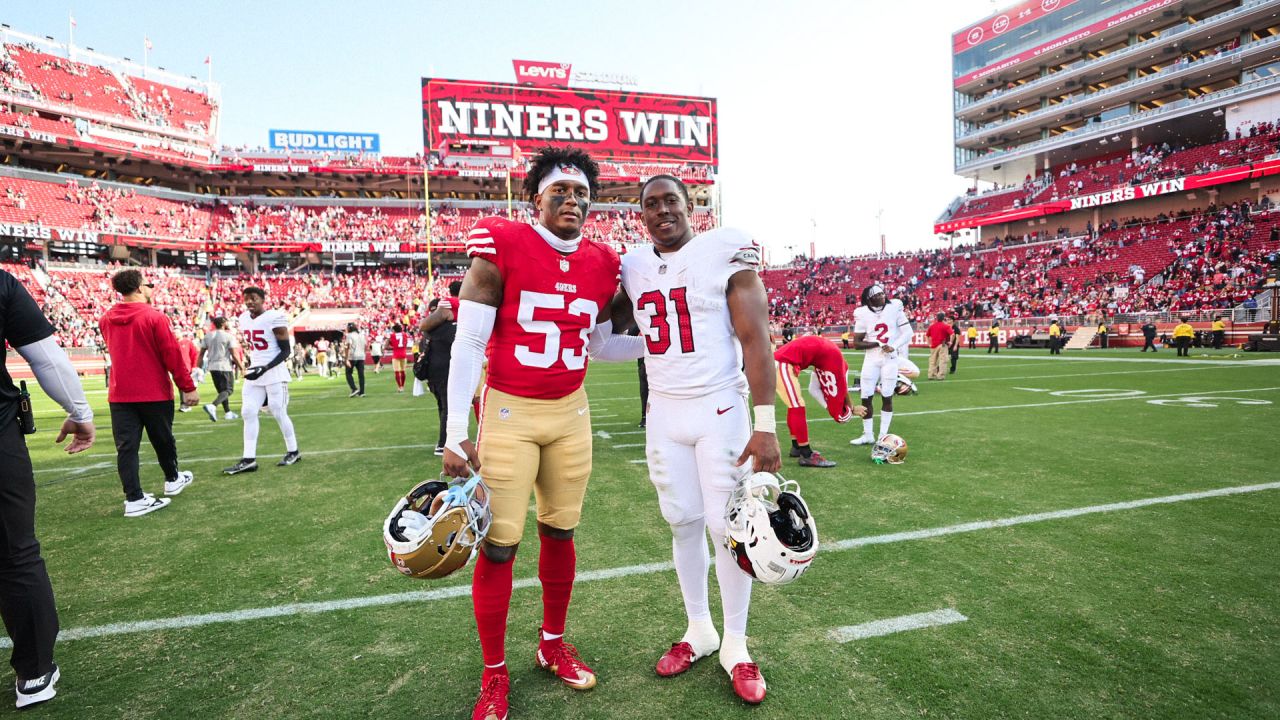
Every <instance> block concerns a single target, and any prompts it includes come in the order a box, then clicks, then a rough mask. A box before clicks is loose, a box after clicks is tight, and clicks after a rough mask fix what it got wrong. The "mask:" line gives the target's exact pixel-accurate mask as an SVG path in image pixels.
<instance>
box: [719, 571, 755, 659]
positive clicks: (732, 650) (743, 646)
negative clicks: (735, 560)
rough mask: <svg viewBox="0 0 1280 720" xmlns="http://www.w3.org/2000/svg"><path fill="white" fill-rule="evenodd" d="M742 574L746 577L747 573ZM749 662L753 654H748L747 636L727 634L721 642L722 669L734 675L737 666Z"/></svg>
mask: <svg viewBox="0 0 1280 720" xmlns="http://www.w3.org/2000/svg"><path fill="white" fill-rule="evenodd" d="M740 572H741V571H740ZM742 574H743V575H745V574H746V573H742ZM749 662H751V653H749V652H747V638H746V636H744V635H730V634H729V633H727V632H726V633H725V634H724V640H722V641H721V642H720V667H722V668H724V671H725V672H727V673H729V674H730V675H732V674H733V667H734V666H735V665H737V664H739V663H749Z"/></svg>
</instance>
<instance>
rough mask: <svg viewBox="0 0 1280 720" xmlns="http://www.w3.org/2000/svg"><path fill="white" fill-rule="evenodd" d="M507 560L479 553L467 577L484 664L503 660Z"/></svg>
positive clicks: (508, 585) (508, 599) (508, 579)
mask: <svg viewBox="0 0 1280 720" xmlns="http://www.w3.org/2000/svg"><path fill="white" fill-rule="evenodd" d="M514 564H515V560H514V558H513V559H512V561H511V562H505V563H496V562H493V561H491V560H489V558H488V557H487V556H486V555H485V554H484V553H483V552H481V553H479V557H478V558H477V559H476V572H475V575H473V576H472V578H471V602H472V604H473V605H474V606H475V613H476V628H477V629H478V630H479V631H480V652H481V654H482V655H483V656H484V664H485V665H487V666H489V667H493V666H495V665H498V664H500V663H502V662H504V661H505V660H506V655H507V649H506V644H507V611H508V610H509V609H510V608H511V566H512V565H514Z"/></svg>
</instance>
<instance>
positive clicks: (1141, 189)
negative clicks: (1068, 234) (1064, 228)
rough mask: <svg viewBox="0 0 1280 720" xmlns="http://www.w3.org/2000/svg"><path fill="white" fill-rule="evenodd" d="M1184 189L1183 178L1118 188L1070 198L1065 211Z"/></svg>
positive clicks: (1185, 180)
mask: <svg viewBox="0 0 1280 720" xmlns="http://www.w3.org/2000/svg"><path fill="white" fill-rule="evenodd" d="M1185 189H1187V179H1186V178H1185V177H1180V178H1174V179H1172V180H1157V181H1155V182H1149V183H1142V184H1140V185H1129V186H1126V187H1119V188H1116V189H1114V190H1107V191H1106V192H1100V193H1093V194H1092V195H1082V196H1080V197H1074V198H1071V205H1069V206H1068V207H1067V210H1079V209H1080V208H1091V207H1098V206H1099V205H1110V204H1111V203H1118V202H1126V201H1128V200H1141V199H1142V198H1149V197H1156V196H1157V195H1166V194H1168V193H1171V192H1181V191H1182V190H1185Z"/></svg>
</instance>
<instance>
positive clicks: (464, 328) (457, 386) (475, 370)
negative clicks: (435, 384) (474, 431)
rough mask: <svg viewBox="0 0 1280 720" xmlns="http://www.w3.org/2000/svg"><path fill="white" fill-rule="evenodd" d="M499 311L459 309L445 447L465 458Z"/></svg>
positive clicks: (469, 305)
mask: <svg viewBox="0 0 1280 720" xmlns="http://www.w3.org/2000/svg"><path fill="white" fill-rule="evenodd" d="M497 317H498V308H496V307H493V306H492V305H485V304H483V303H478V302H473V301H471V300H463V301H462V302H461V303H460V304H459V306H458V330H457V333H456V334H455V335H454V338H453V348H452V349H451V350H450V352H449V390H448V402H449V414H448V415H447V416H445V423H444V446H445V447H446V448H448V449H449V450H451V451H453V452H454V453H455V454H457V455H460V456H462V457H464V458H465V457H466V456H467V454H466V453H465V452H463V451H462V441H463V440H466V439H468V433H469V427H468V423H467V421H468V419H469V418H470V417H471V398H472V397H474V396H475V392H476V383H478V382H480V370H481V369H482V368H483V367H484V350H485V348H486V347H487V346H488V345H489V337H490V336H491V335H493V323H494V320H496V319H497Z"/></svg>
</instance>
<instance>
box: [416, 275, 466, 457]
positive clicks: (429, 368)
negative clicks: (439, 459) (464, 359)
mask: <svg viewBox="0 0 1280 720" xmlns="http://www.w3.org/2000/svg"><path fill="white" fill-rule="evenodd" d="M439 304H440V301H439V300H432V301H431V303H430V304H429V305H428V306H427V308H428V310H430V311H431V312H432V313H434V312H435V311H436V308H437V307H438V306H439ZM449 317H451V318H452V317H454V315H453V313H452V312H451V313H449ZM457 332H458V323H457V321H456V320H452V319H451V320H446V321H444V322H440V323H438V324H434V325H433V326H432V327H431V329H430V330H427V331H426V333H425V336H424V337H423V343H421V346H425V347H426V350H425V351H424V355H423V358H422V361H421V363H422V369H423V374H424V375H426V378H425V379H426V383H427V389H428V390H430V391H431V394H432V395H435V396H436V412H437V413H438V414H439V416H440V435H439V437H438V438H437V439H436V450H435V454H436V455H444V430H445V427H444V425H445V423H444V421H445V416H446V415H448V414H449V357H450V353H451V352H452V350H453V338H454V336H455V335H456V334H457ZM416 371H417V368H415V373H416ZM415 376H416V375H415ZM419 379H422V378H419Z"/></svg>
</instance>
